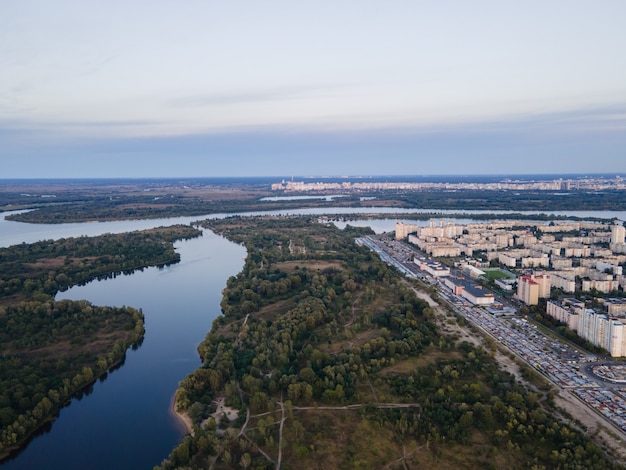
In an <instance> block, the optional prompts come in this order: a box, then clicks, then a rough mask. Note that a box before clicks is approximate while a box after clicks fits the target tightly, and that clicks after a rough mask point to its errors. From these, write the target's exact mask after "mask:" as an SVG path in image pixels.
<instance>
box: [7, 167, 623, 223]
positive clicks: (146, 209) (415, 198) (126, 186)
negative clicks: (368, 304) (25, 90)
mask: <svg viewBox="0 0 626 470" xmlns="http://www.w3.org/2000/svg"><path fill="white" fill-rule="evenodd" d="M277 194H283V193H276V192H275V191H274V192H272V191H270V186H269V184H253V183H251V182H245V181H244V180H242V181H240V182H237V183H236V182H232V181H231V182H227V181H224V182H223V183H222V184H218V183H215V182H212V183H211V182H208V181H206V180H204V179H202V178H198V179H187V180H177V179H164V180H152V179H147V180H50V181H38V182H30V183H27V182H21V183H19V184H16V183H11V182H10V181H6V180H4V181H3V180H0V210H18V209H32V210H30V211H28V212H22V213H16V214H11V215H9V216H8V219H10V220H16V221H21V222H29V223H48V224H53V223H67V222H85V221H92V220H98V221H104V220H121V219H148V218H162V217H174V216H199V215H206V214H211V213H232V212H245V211H267V210H287V209H299V208H327V207H353V208H358V207H360V208H362V207H387V208H392V207H396V208H405V209H406V208H409V209H410V208H422V209H429V210H432V211H433V212H436V211H438V210H444V209H447V210H458V211H460V212H462V211H467V210H494V211H496V210H510V209H511V208H512V207H514V208H516V209H519V210H525V211H536V212H538V213H541V212H544V213H550V212H554V211H566V210H613V211H620V210H626V198H624V191H619V190H606V191H600V192H589V191H578V190H572V191H569V192H567V193H566V194H563V193H561V192H555V191H522V192H518V191H506V190H501V191H493V190H469V189H468V190H456V191H445V190H430V191H404V190H385V191H376V190H369V191H364V192H358V193H350V194H343V196H345V197H341V198H336V199H333V200H332V201H325V200H321V199H320V200H314V199H309V200H306V201H304V200H301V201H297V200H291V201H288V200H280V201H263V200H262V198H263V197H264V196H276V195H277ZM304 194H305V195H310V193H304ZM316 194H317V193H316ZM325 194H332V192H328V193H325ZM289 195H292V196H293V195H297V194H296V193H289ZM403 217H406V215H404V216H403Z"/></svg>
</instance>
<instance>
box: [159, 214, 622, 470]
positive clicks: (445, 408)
mask: <svg viewBox="0 0 626 470" xmlns="http://www.w3.org/2000/svg"><path fill="white" fill-rule="evenodd" d="M205 224H206V226H207V227H209V228H211V230H213V231H215V232H217V233H220V234H222V235H224V236H226V237H227V238H229V239H231V240H232V241H235V242H238V243H243V244H245V246H246V248H247V250H248V255H247V258H246V261H245V266H244V268H243V270H242V271H241V272H240V273H239V274H238V275H237V276H234V277H231V278H229V280H228V282H227V285H226V288H225V289H224V291H223V300H222V304H221V305H222V310H223V315H222V316H220V317H218V318H217V319H216V320H215V321H214V323H213V327H212V329H211V331H210V332H209V333H208V335H207V336H206V339H205V340H204V341H203V342H202V344H201V345H200V346H199V353H200V356H201V358H202V361H203V364H202V366H201V367H200V368H199V369H197V370H196V371H195V372H194V373H192V374H190V375H189V376H188V377H187V378H185V379H184V380H183V381H182V382H181V383H180V387H179V390H178V392H177V394H176V408H177V410H178V411H179V412H181V413H184V414H186V415H188V417H189V418H190V419H191V420H192V422H193V432H192V433H190V434H189V435H187V436H186V437H185V438H184V439H183V441H182V442H181V444H180V445H179V446H178V447H176V448H175V449H174V450H173V451H172V453H171V454H170V456H169V458H168V459H167V460H165V461H164V462H163V463H162V464H161V466H160V467H159V468H161V469H163V470H166V469H173V468H193V469H195V468H197V469H200V468H214V469H220V468H235V467H237V468H239V467H241V468H244V469H245V468H254V469H270V468H272V469H273V468H311V469H315V468H338V469H341V468H346V469H348V468H390V469H391V468H419V467H420V466H423V467H425V468H442V469H448V468H467V469H473V468H511V469H517V468H533V469H541V468H561V469H569V468H572V469H573V468H594V469H603V468H623V467H622V465H621V463H620V462H618V461H615V460H614V459H613V458H612V457H611V456H610V455H608V454H607V453H605V451H603V450H602V449H601V448H600V447H598V446H597V445H596V444H595V443H594V441H593V440H592V439H591V438H590V437H589V436H586V435H585V434H584V433H582V432H580V430H578V429H577V426H576V425H575V423H567V422H564V421H563V420H562V419H561V418H558V417H557V416H560V415H559V413H558V410H556V409H555V408H554V402H553V393H554V392H553V391H551V390H550V387H549V386H547V385H545V384H543V383H542V381H539V382H538V383H537V384H535V385H532V384H529V385H522V384H520V383H519V382H516V380H515V379H514V377H513V376H512V375H510V374H509V373H507V372H504V371H503V370H502V369H500V368H499V366H498V363H497V362H496V360H495V359H494V352H493V350H492V349H491V347H489V346H488V347H487V349H485V348H483V347H480V346H479V347H475V346H473V345H471V344H470V343H468V342H466V341H461V340H460V339H459V337H458V336H456V335H453V334H449V333H445V332H444V331H443V330H442V329H441V328H440V327H439V326H438V325H439V324H440V323H441V321H442V319H441V318H438V317H437V315H440V314H439V313H437V314H436V313H435V312H434V311H433V310H432V309H431V308H430V307H429V306H428V304H426V303H425V302H424V301H422V300H421V299H419V298H417V297H416V295H415V293H414V291H413V290H412V288H411V286H410V285H409V284H408V283H407V281H406V280H405V279H403V278H402V277H401V276H400V275H399V274H398V273H397V272H396V271H395V270H393V269H392V268H390V267H389V266H387V265H386V264H385V263H383V262H382V261H381V260H380V259H379V258H378V257H377V256H376V255H375V254H373V253H372V252H370V251H369V250H367V249H365V248H363V247H359V246H358V245H357V244H355V242H354V239H355V237H358V236H361V235H363V234H365V233H368V229H357V228H353V227H350V226H348V227H347V228H346V229H345V230H343V231H341V230H338V229H336V228H335V227H334V226H332V225H328V226H327V225H321V224H317V223H315V222H314V221H313V220H312V219H307V218H304V217H302V218H298V217H292V218H269V217H265V218H245V219H244V218H238V217H234V218H228V219H223V220H212V221H207V222H206V223H205ZM443 321H444V323H445V322H452V323H454V322H455V321H456V319H455V318H454V317H453V316H452V314H450V316H449V317H447V318H444V319H443ZM492 346H493V347H494V348H495V345H494V344H493V343H492Z"/></svg>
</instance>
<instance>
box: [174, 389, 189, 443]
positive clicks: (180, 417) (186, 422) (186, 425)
mask: <svg viewBox="0 0 626 470" xmlns="http://www.w3.org/2000/svg"><path fill="white" fill-rule="evenodd" d="M170 413H171V414H172V416H174V417H176V418H178V422H179V423H180V424H182V426H183V427H184V428H185V434H192V435H193V422H192V421H191V418H190V417H189V416H187V415H186V414H185V413H179V412H178V411H176V394H174V395H172V399H171V401H170Z"/></svg>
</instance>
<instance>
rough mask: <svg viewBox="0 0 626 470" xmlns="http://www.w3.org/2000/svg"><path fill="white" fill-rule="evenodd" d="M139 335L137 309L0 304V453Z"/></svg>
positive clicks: (140, 316) (113, 362)
mask: <svg viewBox="0 0 626 470" xmlns="http://www.w3.org/2000/svg"><path fill="white" fill-rule="evenodd" d="M143 335H144V323H143V314H142V312H141V311H140V310H135V309H133V308H130V307H122V308H111V307H97V306H93V305H91V304H90V303H88V302H85V301H80V302H73V301H69V300H64V301H60V302H54V301H48V302H43V303H42V302H24V303H21V304H18V305H15V306H9V307H0V345H1V348H2V349H1V351H0V353H1V356H0V456H2V455H5V454H6V452H7V451H9V450H11V449H13V448H16V447H17V446H19V445H20V444H21V443H22V442H24V441H25V440H26V439H28V437H29V436H30V435H31V434H32V433H33V432H34V431H36V430H37V429H38V428H39V427H41V426H42V425H43V424H45V423H46V422H48V421H50V420H51V418H52V417H53V416H54V415H55V414H56V413H57V412H58V410H59V409H60V408H61V407H62V406H63V405H64V404H65V403H66V402H67V401H68V400H69V399H70V398H71V397H72V396H73V395H74V394H75V393H76V392H77V391H78V390H81V389H82V388H84V387H86V386H88V385H90V384H91V383H93V382H94V381H95V380H96V379H97V378H98V377H100V376H101V375H103V374H105V373H106V372H107V371H108V370H109V369H110V368H112V367H114V366H116V365H118V364H119V363H120V362H122V361H123V359H124V357H125V355H126V350H127V349H128V348H129V347H131V346H133V345H138V344H139V343H140V342H141V340H142V339H143Z"/></svg>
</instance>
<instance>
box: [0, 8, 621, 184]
mask: <svg viewBox="0 0 626 470" xmlns="http://www.w3.org/2000/svg"><path fill="white" fill-rule="evenodd" d="M625 18H626V2H619V1H608V0H607V1H603V0H596V1H575V0H574V1H572V0H569V1H561V0H553V1H550V2H545V1H543V2H540V1H534V0H529V1H525V2H513V1H481V0H477V1H475V2H466V1H452V0H443V1H438V2H430V1H418V0H413V1H393V0H391V1H388V2H380V1H376V2H374V1H368V0H361V1H350V0H346V1H342V2H330V1H318V2H293V1H272V0H268V1H266V2H243V1H239V0H233V1H229V2H216V1H206V0H205V1H195V0H188V1H185V2H171V1H161V0H156V1H150V2H148V1H143V0H135V1H133V2H126V1H125V2H122V1H118V0H110V1H107V2H97V1H90V0H81V1H77V0H59V1H57V2H54V4H51V3H50V2H47V1H37V0H20V1H19V2H2V3H0V70H1V73H0V178H2V177H6V178H14V177H17V178H21V177H98V176H101V177H141V176H149V177H158V176H236V175H242V176H253V175H355V174H503V173H524V174H529V173H559V172H568V173H572V172H577V173H593V172H598V173H600V172H602V173H610V172H615V173H618V172H619V173H624V172H626V54H624V50H625V48H626V28H624V19H625Z"/></svg>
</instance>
